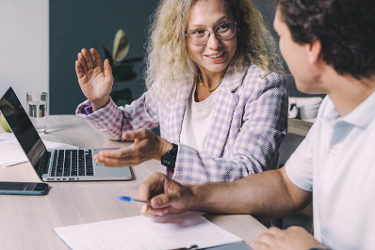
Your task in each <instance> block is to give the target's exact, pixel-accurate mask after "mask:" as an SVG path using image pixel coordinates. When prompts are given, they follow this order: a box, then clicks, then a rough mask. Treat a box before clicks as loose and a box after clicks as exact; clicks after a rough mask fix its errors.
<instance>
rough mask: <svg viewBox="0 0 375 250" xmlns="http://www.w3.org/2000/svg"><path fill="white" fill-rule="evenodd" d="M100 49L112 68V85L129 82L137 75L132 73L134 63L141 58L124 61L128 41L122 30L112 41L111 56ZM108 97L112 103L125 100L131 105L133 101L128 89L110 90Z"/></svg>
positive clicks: (106, 50)
mask: <svg viewBox="0 0 375 250" xmlns="http://www.w3.org/2000/svg"><path fill="white" fill-rule="evenodd" d="M102 47H103V50H104V54H105V58H106V59H108V60H109V64H110V65H111V67H112V74H113V82H114V83H117V82H126V81H130V80H132V79H134V78H135V77H136V76H137V73H135V72H134V71H133V67H134V63H136V62H139V61H142V58H141V57H135V58H129V59H125V60H124V58H125V56H126V55H127V54H128V52H129V39H128V36H127V34H126V33H125V31H123V30H122V29H120V30H118V31H117V33H116V35H115V38H114V40H113V51H112V54H111V53H110V52H109V50H108V49H106V48H105V47H104V46H102ZM110 96H111V98H112V100H113V101H114V102H117V101H118V100H125V101H127V102H128V103H131V102H132V101H133V97H132V92H131V90H130V89H129V88H123V89H121V90H112V92H111V94H110Z"/></svg>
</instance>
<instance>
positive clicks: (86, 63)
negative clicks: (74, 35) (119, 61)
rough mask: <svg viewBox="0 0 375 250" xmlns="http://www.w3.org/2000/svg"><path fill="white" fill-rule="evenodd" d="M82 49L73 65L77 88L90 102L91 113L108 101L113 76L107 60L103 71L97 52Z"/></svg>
mask: <svg viewBox="0 0 375 250" xmlns="http://www.w3.org/2000/svg"><path fill="white" fill-rule="evenodd" d="M90 52H91V55H92V57H93V60H92V59H91V56H90V53H89V52H88V51H87V50H86V49H82V50H81V52H80V53H78V60H77V61H76V63H75V69H76V74H77V78H78V83H79V86H80V87H81V89H82V92H83V94H85V96H86V98H87V99H89V101H90V102H91V105H92V108H93V111H96V110H98V109H100V108H101V107H103V106H104V105H105V104H106V103H107V102H108V100H109V93H110V92H111V89H112V84H113V76H112V68H111V65H109V61H108V59H107V60H105V61H104V70H103V67H102V62H101V59H100V55H99V53H98V51H96V50H95V49H91V50H90Z"/></svg>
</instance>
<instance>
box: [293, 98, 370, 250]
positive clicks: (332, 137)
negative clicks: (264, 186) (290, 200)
mask: <svg viewBox="0 0 375 250" xmlns="http://www.w3.org/2000/svg"><path fill="white" fill-rule="evenodd" d="M286 173H287V175H288V177H289V178H290V179H291V181H292V182H293V183H294V184H295V185H297V186H298V187H300V188H301V189H304V190H307V191H312V192H313V211H314V235H315V238H316V239H317V240H318V241H320V242H322V243H323V244H325V245H327V246H329V247H330V248H332V249H375V92H373V93H372V94H371V96H369V97H368V98H367V99H366V100H365V101H364V102H362V103H361V104H360V105H359V106H358V107H357V108H355V109H354V110H353V111H352V112H351V113H349V114H348V115H346V116H344V117H343V118H341V117H339V114H338V112H337V111H336V109H335V107H334V105H333V103H332V101H331V100H330V99H329V97H328V96H327V97H326V98H325V99H324V101H323V103H322V105H321V107H320V110H319V114H318V118H317V120H316V122H315V124H314V125H313V127H312V128H311V130H310V132H309V134H308V135H307V136H306V139H305V140H304V141H303V142H302V143H301V145H300V146H299V147H298V149H297V150H296V151H295V153H293V155H292V156H291V157H290V159H289V160H288V161H287V163H286Z"/></svg>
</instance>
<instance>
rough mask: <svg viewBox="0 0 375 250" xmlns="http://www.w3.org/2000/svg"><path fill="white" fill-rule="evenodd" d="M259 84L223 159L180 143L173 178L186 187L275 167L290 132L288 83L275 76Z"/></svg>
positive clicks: (248, 101) (260, 81)
mask: <svg viewBox="0 0 375 250" xmlns="http://www.w3.org/2000/svg"><path fill="white" fill-rule="evenodd" d="M256 84H259V86H260V87H259V88H257V89H256V90H255V91H252V92H253V93H252V94H251V96H250V97H249V98H248V99H247V100H246V103H245V104H244V105H243V106H242V107H243V108H244V111H243V112H242V114H243V116H242V117H241V118H239V119H242V125H241V127H240V128H239V131H238V133H237V135H236V137H235V138H234V139H233V141H234V143H233V145H226V146H225V147H226V149H225V150H226V151H227V152H226V153H224V156H223V157H220V158H215V157H212V156H211V155H209V154H208V153H207V152H198V151H197V150H195V149H194V148H191V147H189V146H187V145H183V144H179V149H178V154H177V160H176V167H175V170H174V172H173V175H172V172H169V175H170V176H172V177H173V178H174V179H175V180H177V181H179V182H181V183H186V184H200V183H210V182H231V181H234V180H236V179H239V178H243V177H245V176H248V175H252V174H255V173H260V172H263V171H265V170H268V169H273V168H275V167H276V164H277V161H278V149H279V146H280V144H281V142H282V140H283V138H284V137H285V135H286V130H287V118H288V114H287V107H288V99H287V97H288V96H287V89H286V83H285V81H284V79H283V78H282V77H281V76H280V75H278V74H275V73H272V74H270V75H268V76H267V77H266V78H265V79H259V80H257V83H256ZM233 119H238V117H237V118H236V117H234V118H233ZM232 123H233V121H232Z"/></svg>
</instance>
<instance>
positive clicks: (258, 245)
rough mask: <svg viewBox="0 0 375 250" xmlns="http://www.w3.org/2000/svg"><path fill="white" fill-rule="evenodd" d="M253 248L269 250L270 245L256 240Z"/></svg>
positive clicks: (252, 244) (252, 245) (255, 249)
mask: <svg viewBox="0 0 375 250" xmlns="http://www.w3.org/2000/svg"><path fill="white" fill-rule="evenodd" d="M250 246H251V248H252V249H254V250H268V249H270V248H269V246H268V245H267V244H265V243H263V242H258V241H254V242H253V243H251V245H250Z"/></svg>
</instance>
